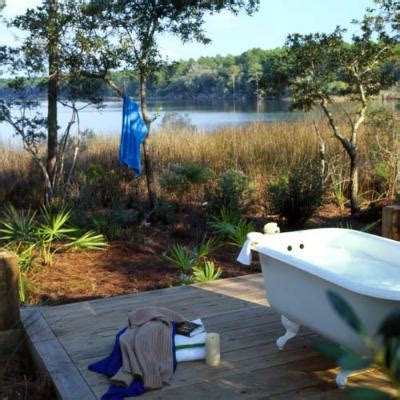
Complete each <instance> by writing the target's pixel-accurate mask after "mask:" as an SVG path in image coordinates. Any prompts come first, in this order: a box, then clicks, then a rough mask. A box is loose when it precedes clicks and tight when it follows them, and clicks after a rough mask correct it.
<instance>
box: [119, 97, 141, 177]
mask: <svg viewBox="0 0 400 400" xmlns="http://www.w3.org/2000/svg"><path fill="white" fill-rule="evenodd" d="M147 133H148V131H147V127H146V124H145V123H144V121H143V119H142V117H141V115H140V113H139V106H138V105H137V104H136V103H135V102H134V101H132V100H131V99H130V98H129V97H128V96H124V105H123V111H122V133H121V144H120V148H119V160H120V161H121V163H122V164H124V165H126V166H128V167H129V168H132V169H133V171H134V172H135V174H136V175H140V174H141V172H142V164H141V157H140V154H141V144H142V143H143V141H144V139H145V138H146V136H147Z"/></svg>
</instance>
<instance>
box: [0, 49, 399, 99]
mask: <svg viewBox="0 0 400 400" xmlns="http://www.w3.org/2000/svg"><path fill="white" fill-rule="evenodd" d="M349 46H350V45H349ZM285 51H286V50H285V48H284V47H282V48H277V49H274V50H263V49H259V48H254V49H250V50H247V51H246V52H244V53H242V54H240V55H238V56H233V55H227V56H220V55H217V56H214V57H200V58H198V59H197V60H194V59H192V58H191V59H189V60H180V61H176V62H170V63H167V62H166V63H164V64H163V65H160V67H159V69H158V71H157V72H156V73H155V74H154V76H153V77H152V78H149V81H148V95H149V96H150V97H153V98H164V99H171V100H196V101H201V100H213V99H221V98H223V99H227V100H230V99H236V100H251V99H255V98H260V99H261V98H274V97H277V96H281V95H283V94H286V95H290V93H289V92H287V90H286V87H287V81H286V77H285V74H284V72H283V71H284V70H285V66H284V65H282V63H283V62H284V61H283V60H284V57H283V56H284V52H285ZM399 60H400V44H398V45H397V46H396V48H395V57H393V58H392V59H391V60H390V61H389V62H387V63H386V64H385V65H384V67H383V68H384V69H385V70H386V71H387V73H388V74H391V73H393V72H394V75H395V79H396V81H397V82H399V81H400V61H399ZM111 76H112V80H113V81H114V82H115V83H116V84H117V85H118V86H119V87H121V88H124V91H125V93H127V94H128V95H130V96H138V93H139V77H138V75H137V73H136V72H135V71H132V70H124V71H114V72H112V73H111ZM31 82H32V85H31V86H32V94H37V95H43V96H44V95H45V94H46V84H45V82H46V81H44V82H43V83H42V80H41V79H40V78H38V79H35V80H31ZM6 83H7V80H6V79H2V80H0V97H7V95H8V92H9V88H8V87H7V85H6ZM100 86H101V87H99V88H96V89H97V90H98V91H99V94H100V95H101V96H102V97H112V96H115V92H114V91H113V89H112V88H111V87H110V86H108V85H107V84H105V83H103V84H101V85H100ZM344 89H345V84H344V83H343V82H341V80H340V76H338V77H337V82H335V83H334V84H330V87H329V91H330V92H331V93H332V94H337V95H340V94H341V93H342V91H344Z"/></svg>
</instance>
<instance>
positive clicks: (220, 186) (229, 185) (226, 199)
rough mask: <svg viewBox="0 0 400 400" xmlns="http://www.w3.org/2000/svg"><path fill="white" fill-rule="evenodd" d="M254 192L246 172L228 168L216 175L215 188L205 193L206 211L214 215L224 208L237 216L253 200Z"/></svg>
mask: <svg viewBox="0 0 400 400" xmlns="http://www.w3.org/2000/svg"><path fill="white" fill-rule="evenodd" d="M254 193H255V185H254V183H253V182H252V181H251V180H250V178H249V177H248V176H247V175H246V174H244V173H243V172H241V171H238V170H234V169H229V170H228V171H226V172H224V173H222V174H221V175H219V176H218V179H217V184H216V186H215V189H214V190H213V191H209V192H208V193H207V196H206V199H207V211H208V213H209V214H210V215H216V214H218V213H219V212H220V211H221V210H222V209H225V210H228V211H229V212H230V213H231V214H234V215H236V216H238V217H239V216H240V215H241V214H242V213H243V211H245V209H246V208H247V207H248V206H249V205H250V204H251V202H252V201H253V197H254Z"/></svg>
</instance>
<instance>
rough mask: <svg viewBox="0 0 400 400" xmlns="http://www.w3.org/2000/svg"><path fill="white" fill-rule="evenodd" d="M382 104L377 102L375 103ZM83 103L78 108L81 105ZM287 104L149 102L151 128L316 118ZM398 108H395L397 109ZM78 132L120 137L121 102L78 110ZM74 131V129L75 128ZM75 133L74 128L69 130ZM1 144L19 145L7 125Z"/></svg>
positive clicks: (62, 119) (204, 128)
mask: <svg viewBox="0 0 400 400" xmlns="http://www.w3.org/2000/svg"><path fill="white" fill-rule="evenodd" d="M377 103H379V104H382V103H380V102H377ZM82 105H83V104H81V105H79V106H82ZM289 106H290V102H289V101H287V100H265V101H261V102H258V103H257V102H252V103H249V102H247V103H236V104H232V103H223V102H221V103H218V104H216V103H194V102H171V101H168V102H166V101H156V102H149V108H150V111H151V112H152V113H153V115H154V114H155V113H157V115H158V117H157V119H156V120H155V122H154V123H153V124H152V129H155V130H157V129H159V128H161V127H162V125H163V123H165V120H166V119H167V118H168V119H169V120H171V119H172V120H175V121H176V120H181V121H184V123H186V124H190V125H192V126H194V127H196V128H197V129H198V130H199V132H203V133H207V132H210V131H212V130H213V129H216V128H219V127H222V126H229V125H236V126H238V125H244V124H249V123H253V122H273V121H289V120H298V119H302V118H310V116H311V117H312V116H315V112H312V113H308V114H305V113H302V112H290V111H289ZM386 106H388V107H389V108H393V109H397V107H398V103H397V102H387V104H386ZM396 106H397V107H396ZM39 109H40V112H41V113H42V115H43V116H46V114H47V103H46V102H43V103H42V104H41V106H40V108H39ZM58 114H59V115H58V120H59V121H58V123H59V126H60V132H63V128H65V127H66V125H67V123H68V121H69V119H70V116H71V111H70V109H69V108H67V107H64V106H62V105H59V106H58ZM79 116H80V126H81V130H85V129H90V130H92V131H93V132H94V133H95V134H96V135H98V136H109V137H110V136H119V135H120V132H121V125H122V101H107V102H105V103H104V107H103V108H101V109H98V108H96V107H94V106H88V107H86V108H84V109H83V110H81V111H80V113H79ZM75 129H76V127H75ZM72 131H73V133H74V129H73V130H72ZM0 145H2V146H5V147H8V146H12V147H15V146H20V145H21V139H20V138H19V137H15V135H14V132H13V130H12V128H11V127H10V126H9V125H8V124H4V123H3V124H0Z"/></svg>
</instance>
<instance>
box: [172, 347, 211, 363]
mask: <svg viewBox="0 0 400 400" xmlns="http://www.w3.org/2000/svg"><path fill="white" fill-rule="evenodd" d="M175 356H176V362H185V361H196V360H205V358H206V346H205V345H203V346H201V347H193V348H188V349H181V350H176V352H175Z"/></svg>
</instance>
